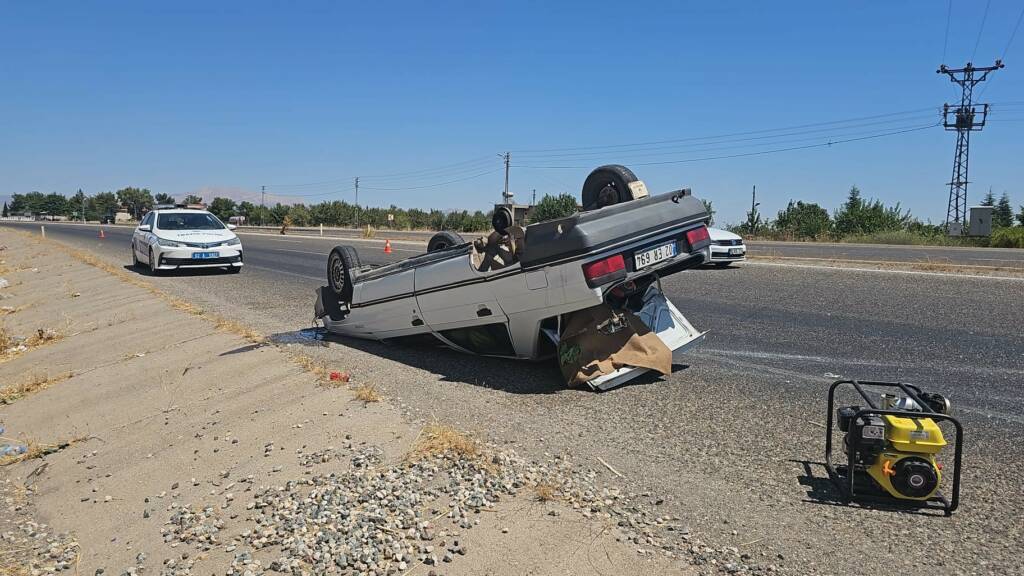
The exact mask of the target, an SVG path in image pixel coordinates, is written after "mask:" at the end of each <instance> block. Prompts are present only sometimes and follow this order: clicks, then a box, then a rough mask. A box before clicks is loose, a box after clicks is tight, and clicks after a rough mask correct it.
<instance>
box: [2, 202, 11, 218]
mask: <svg viewBox="0 0 1024 576" xmlns="http://www.w3.org/2000/svg"><path fill="white" fill-rule="evenodd" d="M10 215H11V212H10V210H8V209H7V202H4V211H3V217H4V218H7V217H8V216H10Z"/></svg>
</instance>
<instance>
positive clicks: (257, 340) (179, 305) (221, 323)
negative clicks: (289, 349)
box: [30, 236, 267, 344]
mask: <svg viewBox="0 0 1024 576" xmlns="http://www.w3.org/2000/svg"><path fill="white" fill-rule="evenodd" d="M30 237H31V238H35V237H34V236H30ZM48 245H49V246H52V247H54V248H57V249H59V250H61V251H63V252H64V253H66V254H68V255H70V256H71V257H73V258H75V259H77V260H80V261H82V262H85V263H86V264H88V265H90V266H92V267H94V268H98V269H100V270H102V271H104V272H106V273H108V274H111V275H113V276H115V277H117V278H118V279H120V280H122V281H124V282H127V283H128V284H131V285H133V286H137V287H139V288H143V289H145V290H146V291H148V292H149V293H151V294H153V295H155V296H158V297H159V298H161V299H162V300H164V301H165V302H167V303H168V304H170V305H171V307H172V308H174V309H175V310H181V311H182V312H186V313H188V314H191V315H192V316H202V317H205V318H208V319H210V320H211V321H212V322H213V323H214V325H215V326H216V328H217V329H218V330H220V331H222V332H227V333H231V334H236V335H238V336H241V337H243V338H245V339H246V340H249V341H250V342H253V343H254V344H264V343H266V341H267V338H266V337H265V336H263V335H261V334H259V333H258V332H256V331H255V330H253V329H251V328H248V327H246V326H244V325H242V324H240V323H238V322H236V321H234V320H229V319H227V318H224V317H222V316H219V315H216V314H208V313H207V312H206V311H205V310H203V309H202V308H200V307H199V306H196V305H195V304H194V303H192V302H189V301H187V300H183V299H181V298H178V297H175V296H171V295H170V294H168V293H166V292H164V291H163V290H160V289H159V288H157V287H156V286H154V285H152V284H150V283H149V282H147V281H145V280H143V279H142V278H141V277H139V275H137V274H133V273H131V272H128V271H126V270H125V269H124V268H121V267H119V266H115V265H113V264H110V263H109V262H106V261H104V260H102V259H100V258H99V257H97V256H95V255H94V254H91V253H89V252H86V251H84V250H79V249H77V248H71V247H69V246H65V245H63V244H60V243H58V242H52V241H50V242H48Z"/></svg>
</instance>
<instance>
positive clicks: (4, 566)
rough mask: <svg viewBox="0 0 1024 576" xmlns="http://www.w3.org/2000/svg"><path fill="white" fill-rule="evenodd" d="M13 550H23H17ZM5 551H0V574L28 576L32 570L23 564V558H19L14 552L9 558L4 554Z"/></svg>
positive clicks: (0, 575) (3, 575)
mask: <svg viewBox="0 0 1024 576" xmlns="http://www.w3.org/2000/svg"><path fill="white" fill-rule="evenodd" d="M14 552H25V553H27V551H17V550H15V551H14ZM5 554H6V553H5V552H0V576H30V575H31V574H32V571H31V570H29V569H28V567H26V566H25V564H24V560H22V559H19V557H18V556H17V555H15V554H12V555H11V557H10V558H8V557H7V556H5Z"/></svg>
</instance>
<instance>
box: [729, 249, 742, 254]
mask: <svg viewBox="0 0 1024 576" xmlns="http://www.w3.org/2000/svg"><path fill="white" fill-rule="evenodd" d="M741 254H743V248H729V256H739V255H741Z"/></svg>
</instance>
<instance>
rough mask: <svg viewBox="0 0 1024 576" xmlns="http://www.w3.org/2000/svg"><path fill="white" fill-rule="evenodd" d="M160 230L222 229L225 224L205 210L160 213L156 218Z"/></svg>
mask: <svg viewBox="0 0 1024 576" xmlns="http://www.w3.org/2000/svg"><path fill="white" fill-rule="evenodd" d="M156 227H157V228H158V229H160V230H222V229H223V228H224V224H222V223H221V221H220V220H217V219H216V218H214V217H213V215H212V214H205V213H203V212H194V213H192V212H176V213H171V214H160V215H159V216H158V217H157V220H156Z"/></svg>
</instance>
